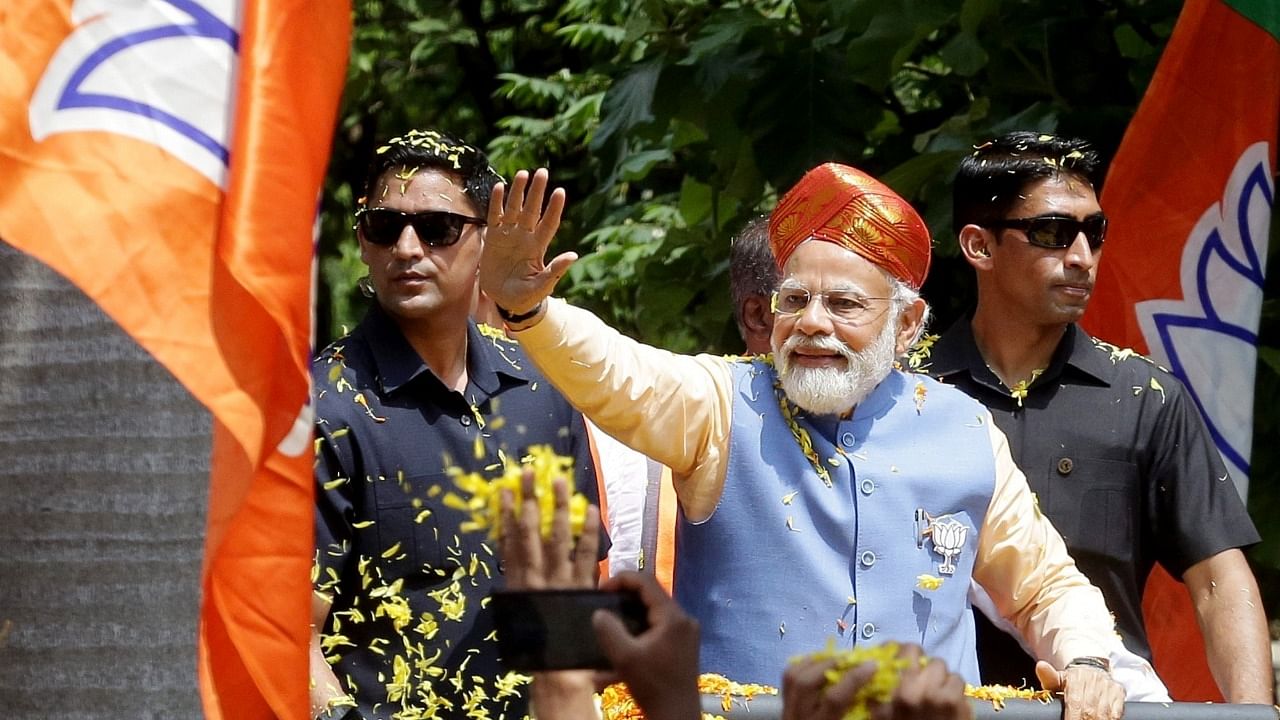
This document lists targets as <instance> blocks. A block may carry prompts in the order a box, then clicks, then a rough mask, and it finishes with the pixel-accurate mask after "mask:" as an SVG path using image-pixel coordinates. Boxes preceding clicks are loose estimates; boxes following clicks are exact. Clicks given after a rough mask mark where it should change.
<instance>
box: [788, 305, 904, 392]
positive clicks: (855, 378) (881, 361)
mask: <svg viewBox="0 0 1280 720" xmlns="http://www.w3.org/2000/svg"><path fill="white" fill-rule="evenodd" d="M896 329H897V328H896V324H895V323H893V322H886V323H885V324H884V330H883V331H881V333H880V335H878V336H877V337H876V339H875V340H873V341H872V342H871V344H870V345H868V346H867V347H865V348H863V349H862V350H859V351H855V350H853V349H851V348H850V347H849V346H848V345H846V344H845V343H844V342H842V341H841V340H839V339H837V338H836V337H835V336H834V335H812V336H806V335H803V334H800V333H794V334H792V335H791V336H790V337H788V338H787V339H786V341H785V342H784V343H783V344H782V347H781V348H778V347H777V346H776V345H775V347H774V348H773V357H774V362H775V363H776V364H777V367H778V378H779V379H780V380H781V381H782V390H783V392H785V393H786V395H787V399H788V400H790V401H791V402H793V403H795V404H796V406H797V407H800V408H802V409H804V410H807V411H809V412H811V413H813V414H815V415H840V414H843V413H846V412H848V411H849V410H851V409H852V408H853V407H854V406H855V405H857V404H858V403H860V402H862V400H863V398H865V397H866V396H867V395H869V394H871V391H872V390H874V389H875V388H876V386H877V385H879V384H880V382H881V381H882V380H884V379H885V378H886V377H887V376H888V375H889V371H890V370H892V369H893V359H894V351H895V349H896V341H897V337H896V335H897V334H896V332H895V330H896ZM801 348H804V349H810V350H827V351H833V352H837V353H839V354H840V355H841V356H842V357H844V358H845V360H846V367H845V368H844V369H840V368H833V367H818V368H811V367H803V366H799V365H793V364H792V363H791V355H792V353H794V352H795V351H796V350H798V349H801Z"/></svg>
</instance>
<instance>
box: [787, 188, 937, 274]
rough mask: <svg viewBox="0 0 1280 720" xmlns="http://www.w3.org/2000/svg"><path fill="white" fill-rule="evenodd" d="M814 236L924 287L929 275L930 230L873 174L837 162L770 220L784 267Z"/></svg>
mask: <svg viewBox="0 0 1280 720" xmlns="http://www.w3.org/2000/svg"><path fill="white" fill-rule="evenodd" d="M810 238H817V239H819V240H826V241H827V242H833V243H835V244H837V245H839V246H841V247H844V248H847V249H849V250H852V251H853V252H855V253H857V254H859V255H861V256H862V257H864V258H866V259H867V260H869V261H871V262H872V263H874V264H875V265H877V266H879V267H882V268H884V269H885V270H887V271H888V272H889V273H890V274H891V275H893V276H894V277H896V278H898V279H900V280H902V281H903V282H905V283H906V284H908V285H910V286H911V287H912V288H913V289H917V290H918V289H919V288H920V285H921V283H923V282H924V278H925V276H926V275H927V274H928V273H929V259H930V254H931V249H930V240H929V229H928V228H927V227H926V226H925V224H924V220H922V219H920V215H919V214H918V213H916V211H915V209H914V208H912V207H911V205H910V204H909V203H908V202H907V201H906V200H903V199H902V198H901V197H899V196H898V194H897V193H895V192H894V191H892V190H890V189H889V187H888V186H886V185H885V184H884V183H882V182H880V181H879V180H876V179H875V178H873V177H871V176H870V175H868V174H866V173H864V172H862V171H861V170H858V169H856V168H852V167H849V166H848V165H840V164H837V163H826V164H825V165H819V166H818V167H816V168H814V169H812V170H810V171H809V172H807V173H805V176H804V177H802V178H800V182H798V183H796V185H795V187H793V188H791V190H789V191H788V192H787V194H786V195H784V196H783V197H782V200H781V201H780V202H779V203H778V207H777V209H775V210H774V211H773V214H772V215H771V216H770V217H769V246H770V248H772V249H773V256H774V258H775V259H776V260H777V263H778V267H779V268H782V267H783V266H785V265H786V264H787V259H788V258H790V257H791V253H793V252H795V249H796V248H797V247H799V245H800V243H802V242H804V241H805V240H808V239H810Z"/></svg>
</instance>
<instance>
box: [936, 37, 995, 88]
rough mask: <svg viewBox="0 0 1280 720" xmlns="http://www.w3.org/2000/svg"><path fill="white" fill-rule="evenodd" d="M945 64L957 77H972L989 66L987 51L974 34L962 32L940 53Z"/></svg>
mask: <svg viewBox="0 0 1280 720" xmlns="http://www.w3.org/2000/svg"><path fill="white" fill-rule="evenodd" d="M938 54H939V55H940V56H941V57H942V60H943V62H945V63H946V64H947V65H949V66H951V69H952V70H954V71H955V72H956V74H957V75H961V76H964V77H972V76H974V75H976V74H977V73H978V71H979V70H981V69H982V68H983V66H985V65H986V64H987V51H986V50H983V49H982V45H981V44H979V43H978V37H977V36H976V35H974V34H973V33H969V32H961V33H959V34H957V35H956V36H955V37H953V38H951V41H950V42H948V43H947V44H946V45H944V46H943V47H942V50H940V51H938Z"/></svg>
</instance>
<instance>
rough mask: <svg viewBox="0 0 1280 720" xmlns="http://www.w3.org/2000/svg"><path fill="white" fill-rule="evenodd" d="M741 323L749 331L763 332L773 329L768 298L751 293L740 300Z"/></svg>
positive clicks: (767, 332)
mask: <svg viewBox="0 0 1280 720" xmlns="http://www.w3.org/2000/svg"><path fill="white" fill-rule="evenodd" d="M742 324H743V325H744V326H745V327H746V329H747V330H748V331H749V332H754V333H765V334H766V335H767V334H769V333H770V332H772V331H773V312H772V311H771V310H770V309H769V298H767V297H765V296H763V295H751V296H749V297H747V298H745V299H744V300H743V301H742Z"/></svg>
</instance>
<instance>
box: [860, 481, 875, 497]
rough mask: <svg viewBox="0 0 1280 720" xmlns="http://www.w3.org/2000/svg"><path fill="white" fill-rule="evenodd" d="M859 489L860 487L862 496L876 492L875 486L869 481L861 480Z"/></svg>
mask: <svg viewBox="0 0 1280 720" xmlns="http://www.w3.org/2000/svg"><path fill="white" fill-rule="evenodd" d="M861 487H862V494H863V495H870V494H871V493H873V492H875V491H876V484H875V483H873V482H871V481H870V480H863V481H862V486H861Z"/></svg>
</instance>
